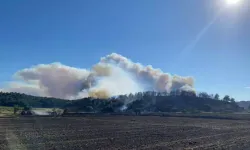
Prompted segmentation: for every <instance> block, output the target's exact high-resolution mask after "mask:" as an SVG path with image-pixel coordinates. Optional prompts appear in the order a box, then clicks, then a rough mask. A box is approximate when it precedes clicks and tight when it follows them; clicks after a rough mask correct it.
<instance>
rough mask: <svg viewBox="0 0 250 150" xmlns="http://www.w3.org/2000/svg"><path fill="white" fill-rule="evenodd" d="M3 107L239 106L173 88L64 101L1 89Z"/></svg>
mask: <svg viewBox="0 0 250 150" xmlns="http://www.w3.org/2000/svg"><path fill="white" fill-rule="evenodd" d="M0 105H1V106H14V105H18V106H21V107H24V106H30V107H40V108H54V107H57V108H63V109H67V110H68V111H73V112H103V113H105V112H109V113H110V112H194V113H195V112H238V111H241V110H242V109H243V108H241V107H239V106H238V105H237V103H236V102H235V100H234V99H233V98H230V97H229V96H228V95H226V96H225V97H223V98H222V99H220V96H219V95H218V94H215V95H209V94H207V93H204V92H202V93H198V94H196V93H193V92H186V91H174V92H171V93H166V92H163V93H159V92H153V91H148V92H139V93H135V94H128V95H120V96H117V97H112V98H109V99H97V98H83V99H78V100H71V101H70V100H63V99H57V98H48V97H36V96H30V95H25V94H20V93H3V92H0Z"/></svg>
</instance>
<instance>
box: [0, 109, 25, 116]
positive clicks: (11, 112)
mask: <svg viewBox="0 0 250 150" xmlns="http://www.w3.org/2000/svg"><path fill="white" fill-rule="evenodd" d="M22 109H23V108H22V107H19V111H17V112H16V115H18V114H19V113H20V112H21V110H22ZM8 116H15V114H14V107H6V106H0V117H8Z"/></svg>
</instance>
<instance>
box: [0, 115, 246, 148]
mask: <svg viewBox="0 0 250 150" xmlns="http://www.w3.org/2000/svg"><path fill="white" fill-rule="evenodd" d="M0 149H1V150H7V149H10V150H12V149H13V150H17V149H27V150H44V149H45V150H70V149H74V150H77V149H106V150H113V149H145V150H152V149H164V150H165V149H202V150H205V149H235V150H239V149H250V121H247V120H222V119H221V120H219V119H200V118H185V117H183V118H175V117H159V116H105V117H60V118H52V117H21V118H0Z"/></svg>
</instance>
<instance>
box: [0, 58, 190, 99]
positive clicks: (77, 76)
mask: <svg viewBox="0 0 250 150" xmlns="http://www.w3.org/2000/svg"><path fill="white" fill-rule="evenodd" d="M14 77H15V79H16V80H15V81H12V82H10V83H9V84H8V86H6V87H5V88H4V89H2V90H3V91H5V92H21V93H26V94H31V95H38V96H48V97H57V98H64V99H77V98H83V97H97V98H108V97H110V96H117V95H120V94H128V93H135V92H139V91H146V90H154V91H160V92H164V91H167V92H170V91H171V90H177V89H180V90H194V80H193V78H192V77H181V76H177V75H174V76H172V75H170V74H168V73H164V72H163V71H162V70H160V69H155V68H153V67H152V66H143V65H142V64H139V63H134V62H132V61H131V60H129V59H128V58H126V57H123V56H121V55H119V54H116V53H112V54H110V55H107V56H106V57H103V58H101V60H100V62H99V63H97V64H96V65H94V66H93V67H92V69H91V70H86V69H80V68H73V67H69V66H66V65H63V64H61V63H52V64H40V65H37V66H33V67H31V68H27V69H23V70H20V71H18V72H17V73H16V74H15V75H14Z"/></svg>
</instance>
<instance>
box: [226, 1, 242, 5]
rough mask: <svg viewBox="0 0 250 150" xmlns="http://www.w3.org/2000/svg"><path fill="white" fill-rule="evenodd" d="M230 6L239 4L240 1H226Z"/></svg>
mask: <svg viewBox="0 0 250 150" xmlns="http://www.w3.org/2000/svg"><path fill="white" fill-rule="evenodd" d="M226 1H227V3H228V4H230V5H233V4H237V3H238V2H239V1H240V0H226Z"/></svg>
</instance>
